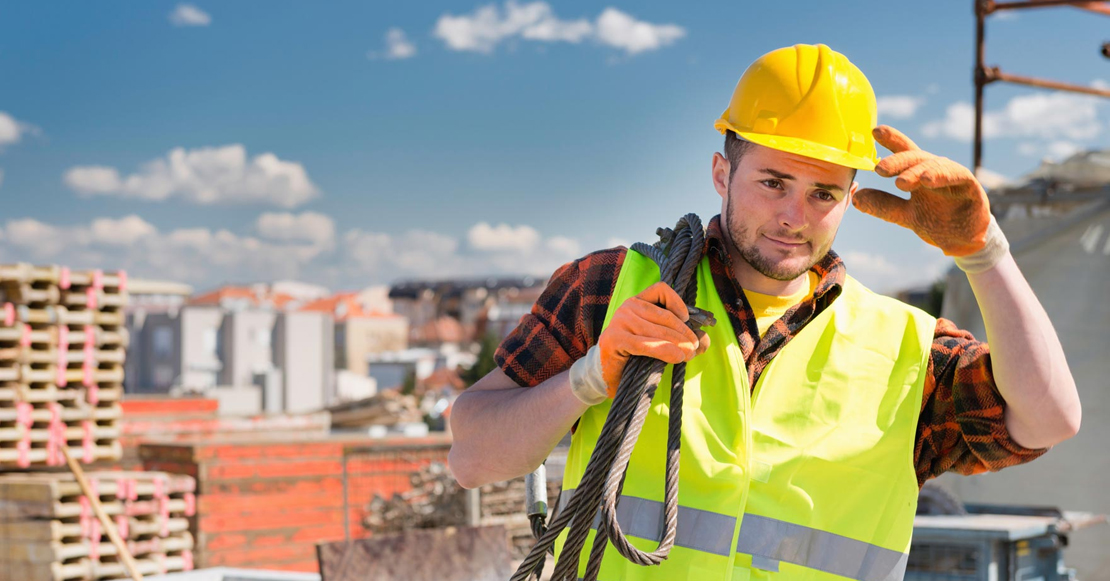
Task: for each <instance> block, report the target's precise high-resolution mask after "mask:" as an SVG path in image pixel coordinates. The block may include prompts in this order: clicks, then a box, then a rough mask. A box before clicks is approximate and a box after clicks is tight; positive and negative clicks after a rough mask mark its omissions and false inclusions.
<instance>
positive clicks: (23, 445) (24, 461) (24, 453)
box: [15, 431, 31, 468]
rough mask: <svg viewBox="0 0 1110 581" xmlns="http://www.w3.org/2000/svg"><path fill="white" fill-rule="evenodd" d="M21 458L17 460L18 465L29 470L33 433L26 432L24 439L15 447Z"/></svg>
mask: <svg viewBox="0 0 1110 581" xmlns="http://www.w3.org/2000/svg"><path fill="white" fill-rule="evenodd" d="M15 449H16V451H17V452H18V453H19V457H18V458H16V464H18V465H19V467H20V468H27V467H28V466H30V465H31V432H30V431H26V432H24V433H23V438H22V439H21V440H19V443H17V444H16V445H15Z"/></svg>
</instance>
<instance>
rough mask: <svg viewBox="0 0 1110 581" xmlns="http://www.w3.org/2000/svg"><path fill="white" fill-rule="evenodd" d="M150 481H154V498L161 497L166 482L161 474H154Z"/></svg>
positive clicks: (163, 493)
mask: <svg viewBox="0 0 1110 581" xmlns="http://www.w3.org/2000/svg"><path fill="white" fill-rule="evenodd" d="M152 481H153V482H154V498H162V497H164V496H165V495H166V483H165V482H163V481H162V477H161V476H155V477H154V478H153V479H152Z"/></svg>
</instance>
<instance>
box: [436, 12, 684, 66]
mask: <svg viewBox="0 0 1110 581" xmlns="http://www.w3.org/2000/svg"><path fill="white" fill-rule="evenodd" d="M433 34H434V35H435V36H436V37H437V38H439V39H441V40H443V42H444V43H445V44H446V45H447V47H448V48H450V49H451V50H457V51H471V52H479V53H483V54H490V53H492V52H493V50H494V48H496V47H497V45H498V44H500V43H501V42H503V41H505V40H509V39H513V38H520V39H524V40H531V41H538V42H569V43H571V44H578V43H580V42H582V41H583V40H586V39H593V40H595V41H597V42H599V43H601V44H604V45H608V46H612V47H615V48H619V49H621V50H624V51H625V52H626V53H627V54H629V55H632V54H636V53H639V52H644V51H648V50H655V49H658V48H661V47H663V46H667V45H669V44H671V43H673V42H674V41H676V40H678V39H679V38H682V37H683V36H685V34H686V31H685V29H683V28H682V27H680V26H676V25H674V24H652V23H650V22H644V21H641V20H636V19H635V18H633V17H632V16H629V15H628V14H625V13H624V12H621V11H619V10H617V9H615V8H606V9H605V10H604V11H603V12H602V13H601V15H599V16H598V18H597V21H596V22H590V21H589V20H586V19H577V20H563V19H561V18H559V17H558V16H556V15H555V13H554V11H553V10H552V9H551V6H550V5H549V4H547V3H546V2H531V3H528V4H517V3H516V2H514V1H513V0H509V1H508V2H506V3H505V6H504V11H502V10H499V9H498V7H497V5H495V4H489V5H486V6H481V7H479V8H477V9H476V10H475V11H474V12H473V13H471V14H469V15H462V16H454V15H452V14H444V15H442V16H440V17H439V19H438V20H437V21H436V26H435V30H434V32H433Z"/></svg>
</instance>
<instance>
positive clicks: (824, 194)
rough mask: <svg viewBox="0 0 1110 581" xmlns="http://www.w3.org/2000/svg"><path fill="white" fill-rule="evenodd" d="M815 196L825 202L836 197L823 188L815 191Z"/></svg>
mask: <svg viewBox="0 0 1110 581" xmlns="http://www.w3.org/2000/svg"><path fill="white" fill-rule="evenodd" d="M816 196H817V197H818V198H821V199H822V200H824V201H826V202H831V201H833V200H835V199H836V196H833V195H832V194H831V193H829V192H827V191H825V190H818V191H817V192H816Z"/></svg>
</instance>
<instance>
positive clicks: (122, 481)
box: [116, 478, 127, 500]
mask: <svg viewBox="0 0 1110 581" xmlns="http://www.w3.org/2000/svg"><path fill="white" fill-rule="evenodd" d="M116 498H118V499H120V500H127V479H126V478H116Z"/></svg>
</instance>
